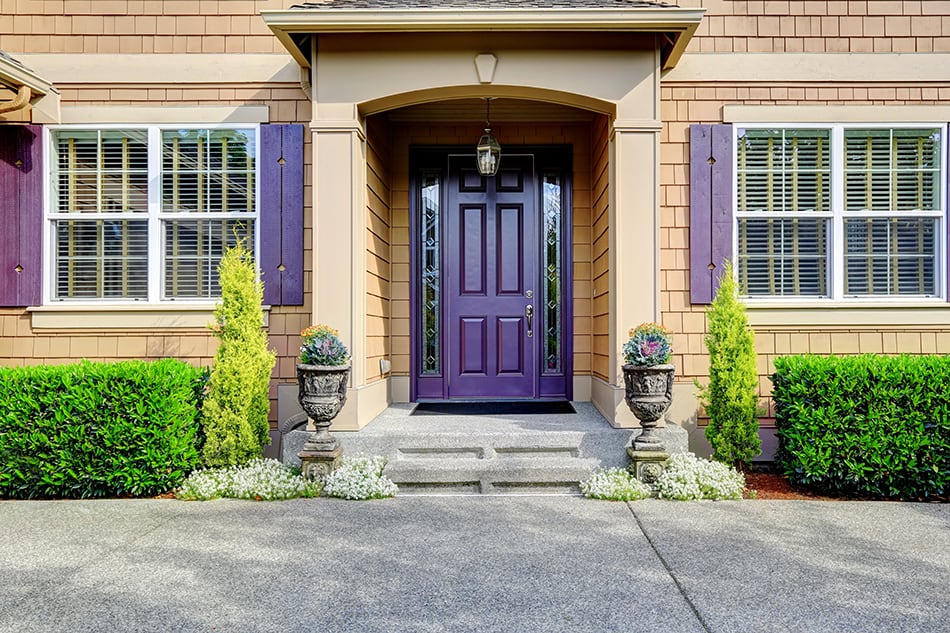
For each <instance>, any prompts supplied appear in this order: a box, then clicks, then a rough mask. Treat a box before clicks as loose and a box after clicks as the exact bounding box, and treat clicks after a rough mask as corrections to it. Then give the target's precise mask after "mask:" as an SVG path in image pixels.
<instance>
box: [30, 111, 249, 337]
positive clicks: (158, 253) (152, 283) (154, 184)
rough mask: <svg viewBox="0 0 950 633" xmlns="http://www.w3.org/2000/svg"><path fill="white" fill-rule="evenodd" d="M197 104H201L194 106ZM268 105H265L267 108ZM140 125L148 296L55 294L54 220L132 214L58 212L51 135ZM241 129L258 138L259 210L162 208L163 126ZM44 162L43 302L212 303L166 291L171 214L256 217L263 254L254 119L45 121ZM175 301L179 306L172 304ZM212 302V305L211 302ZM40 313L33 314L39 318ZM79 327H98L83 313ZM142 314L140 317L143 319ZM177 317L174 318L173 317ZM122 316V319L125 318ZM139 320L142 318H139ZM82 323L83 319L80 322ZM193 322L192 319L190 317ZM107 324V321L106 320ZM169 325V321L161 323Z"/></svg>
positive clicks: (101, 306) (105, 307)
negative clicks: (172, 295) (145, 176)
mask: <svg viewBox="0 0 950 633" xmlns="http://www.w3.org/2000/svg"><path fill="white" fill-rule="evenodd" d="M195 109H196V110H198V109H200V108H195ZM265 109H266V108H265ZM116 129H118V130H139V131H145V133H146V138H147V148H146V151H147V160H148V179H147V183H148V185H147V186H148V191H147V208H148V213H147V217H145V214H142V213H139V214H137V215H136V216H135V219H136V220H147V223H148V234H147V239H148V247H147V248H148V266H147V271H148V278H147V280H146V295H147V297H146V298H143V299H108V298H101V299H86V298H83V299H53V294H54V287H55V283H56V266H55V257H54V253H53V250H54V248H55V245H54V244H53V235H54V232H55V231H54V228H53V225H54V222H56V221H57V220H64V219H68V220H107V219H114V218H130V217H131V215H130V214H116V213H85V214H76V213H60V212H53V210H52V208H53V199H52V176H53V171H54V164H53V163H54V161H53V149H54V148H53V140H52V135H53V134H55V133H56V132H57V131H61V130H65V131H69V130H90V131H95V132H102V131H105V130H116ZM169 129H171V130H183V129H184V130H210V131H213V130H242V131H246V132H252V137H253V143H254V152H255V154H254V187H255V191H254V212H253V214H248V213H234V212H226V211H222V212H205V213H195V214H188V213H168V212H163V211H162V208H161V207H162V195H161V190H162V131H163V130H169ZM43 135H44V136H43V140H44V150H43V151H44V164H45V165H46V168H45V178H44V183H43V223H44V231H43V264H44V268H46V269H47V272H46V274H44V275H43V308H47V309H55V308H60V307H62V308H63V309H64V310H65V311H67V312H70V313H73V312H75V313H76V314H84V313H85V312H84V311H85V310H87V309H89V310H92V309H95V310H99V311H102V312H110V311H116V310H118V311H129V310H131V311H135V310H141V309H143V308H144V309H151V310H155V309H156V308H157V309H158V311H159V312H164V311H172V312H175V311H177V310H179V309H185V308H179V306H183V305H192V306H199V307H200V309H203V310H207V309H213V307H214V304H215V302H216V301H217V299H218V298H217V297H209V298H207V299H205V298H178V299H175V298H172V299H166V298H165V297H164V287H163V283H162V281H163V279H164V270H165V249H164V248H163V246H164V236H163V221H164V220H166V219H189V220H191V219H193V220H229V219H248V218H249V219H252V221H253V223H254V245H253V248H254V254H255V259H256V260H258V261H259V258H260V239H261V238H260V232H261V223H260V219H261V213H260V174H261V161H260V157H261V146H260V125H258V124H256V123H254V124H250V125H247V124H245V125H230V124H228V123H222V122H220V121H218V122H216V123H213V124H201V123H195V122H194V121H192V122H190V123H187V124H179V125H168V124H164V125H162V124H160V125H156V124H143V123H140V122H138V123H128V124H121V123H115V122H112V123H107V124H92V125H79V124H67V125H51V126H44V129H43ZM172 306H174V308H172ZM209 306H210V307H209ZM36 320H37V318H36V317H34V321H36ZM76 320H77V325H76V326H75V327H77V328H87V327H93V326H94V325H95V323H94V322H93V321H94V320H90V319H83V318H82V317H79V316H77V317H76ZM139 320H141V319H139ZM172 320H173V321H174V319H172ZM39 322H41V323H48V322H49V319H46V320H45V321H44V319H43V318H42V317H40V318H39ZM120 322H121V320H120ZM136 322H138V321H136ZM55 323H56V324H57V325H43V326H42V327H66V326H64V325H63V324H62V321H61V320H57V321H55ZM79 323H82V325H79ZM188 323H191V322H188ZM104 327H105V326H104ZM111 327H132V328H135V327H139V326H138V325H135V324H132V325H115V326H111ZM156 327H165V326H156ZM176 327H193V324H190V325H184V326H182V325H178V326H176Z"/></svg>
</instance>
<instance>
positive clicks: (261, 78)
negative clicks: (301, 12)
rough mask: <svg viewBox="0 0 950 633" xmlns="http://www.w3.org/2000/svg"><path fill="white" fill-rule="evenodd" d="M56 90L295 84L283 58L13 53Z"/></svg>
mask: <svg viewBox="0 0 950 633" xmlns="http://www.w3.org/2000/svg"><path fill="white" fill-rule="evenodd" d="M16 55H17V58H18V59H19V60H21V61H22V62H23V63H24V64H27V65H28V66H30V67H31V68H36V69H38V70H39V71H41V72H42V73H43V75H44V76H46V77H48V78H49V80H50V81H51V82H53V83H57V84H77V83H82V84H103V83H107V84H176V85H178V84H209V83H241V84H246V83H273V82H280V83H289V84H294V85H295V86H297V85H299V84H300V71H299V70H298V66H297V64H296V63H294V61H293V59H291V58H290V56H289V55H287V53H147V54H141V53H135V54H122V53H83V54H81V55H80V54H76V53H17V54H16Z"/></svg>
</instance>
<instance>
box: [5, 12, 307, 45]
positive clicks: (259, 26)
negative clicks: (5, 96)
mask: <svg viewBox="0 0 950 633" xmlns="http://www.w3.org/2000/svg"><path fill="white" fill-rule="evenodd" d="M292 4H294V3H293V2H286V1H282V0H253V1H252V0H226V1H216V0H213V1H210V2H209V1H207V0H201V1H199V0H92V1H90V0H0V42H2V47H3V49H4V50H5V51H7V52H25V53H277V52H282V51H283V47H282V46H281V45H280V44H279V42H278V41H277V38H275V37H274V35H273V34H272V33H271V32H270V30H269V29H268V28H267V27H266V26H265V25H264V21H263V20H262V19H261V17H260V15H259V12H260V11H261V10H263V9H285V8H288V7H290V6H291V5H292Z"/></svg>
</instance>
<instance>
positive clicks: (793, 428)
mask: <svg viewBox="0 0 950 633" xmlns="http://www.w3.org/2000/svg"><path fill="white" fill-rule="evenodd" d="M772 382H773V384H774V386H773V389H772V397H773V398H774V400H775V423H776V427H777V431H778V440H779V449H778V453H777V454H776V464H777V466H778V467H779V468H780V469H781V472H783V473H784V474H785V475H786V476H787V477H788V479H789V481H791V482H792V483H795V484H799V485H802V486H807V487H809V488H812V489H814V490H816V491H818V492H823V493H827V494H833V495H843V496H862V497H883V498H900V499H925V498H934V499H939V498H945V497H946V496H947V495H948V493H950V390H948V389H947V385H948V384H950V357H946V356H876V355H873V354H868V355H862V356H847V357H826V356H811V355H804V356H784V357H780V358H777V359H776V360H775V373H774V374H773V375H772Z"/></svg>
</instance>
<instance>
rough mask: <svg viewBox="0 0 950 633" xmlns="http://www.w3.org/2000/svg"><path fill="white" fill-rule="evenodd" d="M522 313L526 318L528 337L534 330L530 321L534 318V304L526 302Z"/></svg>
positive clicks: (532, 334)
mask: <svg viewBox="0 0 950 633" xmlns="http://www.w3.org/2000/svg"><path fill="white" fill-rule="evenodd" d="M524 315H525V318H527V320H528V338H531V337H532V336H534V331H533V330H532V329H531V322H532V321H533V320H534V306H533V305H532V304H530V303H529V304H528V305H526V306H525V307H524Z"/></svg>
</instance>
